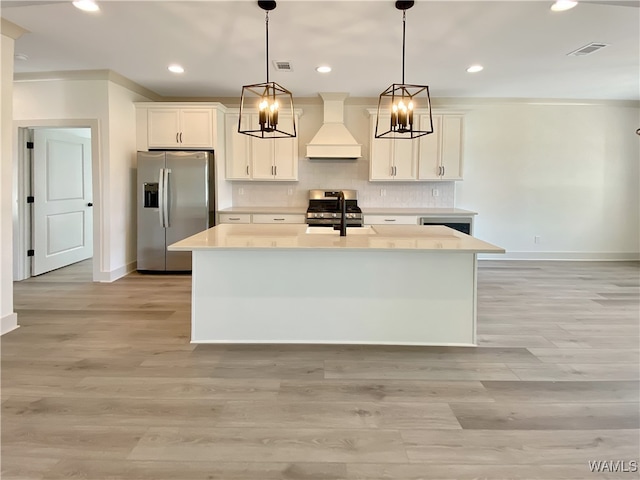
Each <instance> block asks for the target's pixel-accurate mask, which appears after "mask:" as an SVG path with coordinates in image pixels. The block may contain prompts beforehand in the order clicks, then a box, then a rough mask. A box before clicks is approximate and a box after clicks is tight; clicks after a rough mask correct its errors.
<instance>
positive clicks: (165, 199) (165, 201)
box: [162, 168, 171, 228]
mask: <svg viewBox="0 0 640 480" xmlns="http://www.w3.org/2000/svg"><path fill="white" fill-rule="evenodd" d="M163 170H164V192H163V193H164V195H163V197H162V203H163V205H164V209H163V212H164V227H165V228H168V227H170V226H171V224H170V222H169V174H170V173H171V169H170V168H164V169H163Z"/></svg>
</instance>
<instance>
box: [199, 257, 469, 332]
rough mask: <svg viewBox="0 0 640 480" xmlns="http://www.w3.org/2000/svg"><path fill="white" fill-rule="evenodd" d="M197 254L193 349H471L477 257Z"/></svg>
mask: <svg viewBox="0 0 640 480" xmlns="http://www.w3.org/2000/svg"><path fill="white" fill-rule="evenodd" d="M193 254H194V261H193V292H192V299H193V305H192V342H194V343H218V342H219V343H343V344H394V345H475V341H476V337H475V289H476V259H475V254H473V253H462V252H451V253H448V252H429V251H380V250H378V251H371V250H348V251H347V250H340V251H338V250H281V249H277V250H276V249H260V250H251V249H238V250H224V249H213V250H197V251H194V252H193Z"/></svg>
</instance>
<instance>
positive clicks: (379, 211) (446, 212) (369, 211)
mask: <svg viewBox="0 0 640 480" xmlns="http://www.w3.org/2000/svg"><path fill="white" fill-rule="evenodd" d="M360 208H361V209H362V213H363V215H418V216H425V217H426V216H449V217H451V216H461V217H470V216H473V215H477V213H476V212H472V211H470V210H463V209H462V208H428V207H422V208H420V207H418V208H394V207H391V208H369V207H363V206H360ZM218 213H266V214H270V213H271V214H282V215H284V214H306V213H307V206H306V205H305V206H303V207H229V208H223V209H222V210H219V211H218Z"/></svg>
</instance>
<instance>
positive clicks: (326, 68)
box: [316, 65, 331, 73]
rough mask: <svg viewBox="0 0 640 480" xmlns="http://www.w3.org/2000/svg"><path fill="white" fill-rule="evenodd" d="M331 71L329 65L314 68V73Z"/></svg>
mask: <svg viewBox="0 0 640 480" xmlns="http://www.w3.org/2000/svg"><path fill="white" fill-rule="evenodd" d="M330 71H331V67H330V66H329V65H320V66H319V67H316V72H318V73H329V72H330Z"/></svg>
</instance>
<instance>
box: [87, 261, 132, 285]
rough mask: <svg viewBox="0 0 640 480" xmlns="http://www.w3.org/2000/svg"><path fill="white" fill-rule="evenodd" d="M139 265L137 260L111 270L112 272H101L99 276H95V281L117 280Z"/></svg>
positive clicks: (109, 281) (107, 281) (108, 281)
mask: <svg viewBox="0 0 640 480" xmlns="http://www.w3.org/2000/svg"><path fill="white" fill-rule="evenodd" d="M136 266H137V262H131V263H129V264H127V265H123V266H122V267H120V268H116V269H115V270H111V271H110V272H99V273H98V275H97V277H96V278H94V279H93V280H94V281H97V282H101V283H111V282H115V281H116V280H118V279H119V278H122V277H124V276H125V275H128V274H129V273H131V272H133V271H135V269H136Z"/></svg>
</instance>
